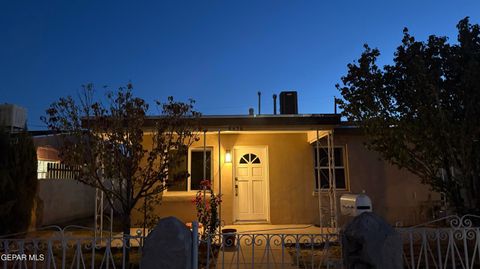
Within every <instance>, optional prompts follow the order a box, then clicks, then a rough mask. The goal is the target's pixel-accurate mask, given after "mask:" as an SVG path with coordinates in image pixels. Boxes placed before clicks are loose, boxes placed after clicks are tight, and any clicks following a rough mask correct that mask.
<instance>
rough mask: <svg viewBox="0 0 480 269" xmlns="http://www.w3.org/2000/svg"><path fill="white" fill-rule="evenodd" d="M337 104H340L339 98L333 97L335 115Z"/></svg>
mask: <svg viewBox="0 0 480 269" xmlns="http://www.w3.org/2000/svg"><path fill="white" fill-rule="evenodd" d="M337 104H338V100H337V97H335V96H334V97H333V106H334V108H333V111H334V113H335V114H337Z"/></svg>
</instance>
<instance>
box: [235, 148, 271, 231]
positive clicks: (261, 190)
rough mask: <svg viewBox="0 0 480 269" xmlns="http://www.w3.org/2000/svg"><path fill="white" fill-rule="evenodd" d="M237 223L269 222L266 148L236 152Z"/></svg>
mask: <svg viewBox="0 0 480 269" xmlns="http://www.w3.org/2000/svg"><path fill="white" fill-rule="evenodd" d="M233 161H234V174H233V176H234V182H233V184H234V197H235V199H234V200H235V209H236V210H235V221H252V222H264V221H268V210H269V201H268V154H267V147H266V146H255V147H238V148H234V160H233Z"/></svg>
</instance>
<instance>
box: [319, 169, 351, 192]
mask: <svg viewBox="0 0 480 269" xmlns="http://www.w3.org/2000/svg"><path fill="white" fill-rule="evenodd" d="M335 182H336V184H335V185H336V187H337V189H346V187H347V184H346V180H345V170H344V169H343V168H337V169H335ZM320 184H321V185H322V189H328V188H329V186H330V184H329V179H328V169H327V168H322V169H320ZM315 188H317V189H318V184H317V170H316V169H315Z"/></svg>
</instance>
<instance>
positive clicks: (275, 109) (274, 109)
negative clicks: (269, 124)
mask: <svg viewBox="0 0 480 269" xmlns="http://www.w3.org/2000/svg"><path fill="white" fill-rule="evenodd" d="M273 115H277V95H276V94H274V95H273Z"/></svg>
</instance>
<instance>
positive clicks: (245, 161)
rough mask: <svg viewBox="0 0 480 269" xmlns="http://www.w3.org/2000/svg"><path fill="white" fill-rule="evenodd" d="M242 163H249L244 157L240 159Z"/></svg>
mask: <svg viewBox="0 0 480 269" xmlns="http://www.w3.org/2000/svg"><path fill="white" fill-rule="evenodd" d="M240 163H248V161H247V160H246V159H245V157H242V158H241V159H240Z"/></svg>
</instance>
